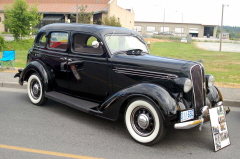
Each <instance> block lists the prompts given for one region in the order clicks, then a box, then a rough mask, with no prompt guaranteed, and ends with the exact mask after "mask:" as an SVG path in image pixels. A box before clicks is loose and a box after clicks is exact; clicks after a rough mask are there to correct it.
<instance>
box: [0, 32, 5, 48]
mask: <svg viewBox="0 0 240 159" xmlns="http://www.w3.org/2000/svg"><path fill="white" fill-rule="evenodd" d="M4 47H5V40H4V37H3V36H1V35H0V51H2V50H3V49H4Z"/></svg>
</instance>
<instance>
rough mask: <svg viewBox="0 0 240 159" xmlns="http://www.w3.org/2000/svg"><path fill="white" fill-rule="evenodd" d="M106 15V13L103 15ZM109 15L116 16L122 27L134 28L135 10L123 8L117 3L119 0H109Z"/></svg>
mask: <svg viewBox="0 0 240 159" xmlns="http://www.w3.org/2000/svg"><path fill="white" fill-rule="evenodd" d="M103 16H104V15H103ZM107 16H108V17H110V16H115V17H116V18H117V19H118V20H119V21H120V23H121V25H122V27H124V28H128V29H134V12H133V10H132V9H131V11H128V10H126V9H123V8H121V7H119V6H118V5H117V0H111V1H109V2H108V15H107Z"/></svg>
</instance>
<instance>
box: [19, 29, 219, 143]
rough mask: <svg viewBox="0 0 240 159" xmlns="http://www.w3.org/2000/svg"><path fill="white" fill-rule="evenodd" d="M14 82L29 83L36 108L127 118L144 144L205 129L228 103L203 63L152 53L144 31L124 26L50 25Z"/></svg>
mask: <svg viewBox="0 0 240 159" xmlns="http://www.w3.org/2000/svg"><path fill="white" fill-rule="evenodd" d="M15 77H19V83H20V84H21V85H23V83H24V82H25V81H27V92H28V96H29V99H30V101H31V102H32V103H33V104H35V105H43V104H44V103H45V102H46V101H47V99H52V100H55V101H58V102H60V103H63V104H66V105H68V106H70V107H73V108H76V109H78V110H81V111H84V112H86V113H89V114H92V115H95V116H98V117H102V118H105V119H109V120H117V119H118V117H119V116H120V115H123V116H124V119H125V120H124V122H125V125H126V128H127V130H128V132H129V134H130V135H131V136H132V138H133V139H134V140H136V141H137V142H139V143H141V144H145V145H151V144H154V143H156V142H157V141H159V140H160V139H162V138H163V137H164V135H165V132H166V128H167V127H168V126H169V125H170V124H171V123H173V124H175V125H174V127H175V128H176V129H189V128H192V127H195V126H199V125H202V124H203V123H204V122H205V121H207V119H208V117H209V116H208V108H211V107H215V106H219V105H222V104H223V103H222V101H223V99H222V95H221V93H220V91H219V90H218V88H217V87H216V86H215V85H214V77H213V76H212V75H205V71H204V67H203V65H202V64H201V63H199V62H195V61H185V60H178V59H173V58H166V57H160V56H153V55H150V53H149V49H148V47H147V45H146V43H145V41H144V39H143V37H142V36H141V34H139V33H138V32H136V31H133V30H130V29H126V28H121V27H111V26H103V25H90V24H50V25H47V26H44V27H43V28H41V29H40V30H39V32H38V34H37V36H36V38H35V41H34V45H33V47H32V48H31V49H30V50H29V52H28V56H27V66H26V67H25V68H24V69H19V73H17V74H16V75H15ZM24 99H25V98H24ZM90 124H92V123H90ZM96 128H97V126H96ZM66 131H71V130H66ZM96 131H97V130H96ZM191 132H194V131H188V132H187V133H191ZM79 135H81V132H79ZM82 135H84V134H82ZM111 137H112V136H111ZM168 137H169V138H170V137H171V136H168Z"/></svg>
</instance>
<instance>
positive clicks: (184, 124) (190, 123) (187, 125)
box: [174, 102, 230, 130]
mask: <svg viewBox="0 0 240 159" xmlns="http://www.w3.org/2000/svg"><path fill="white" fill-rule="evenodd" d="M221 105H223V104H222V102H218V103H217V104H216V106H221ZM208 109H209V108H208V106H204V107H202V110H201V112H202V115H200V116H199V119H197V120H192V121H187V122H182V123H176V124H175V125H174V128H175V129H190V128H193V127H196V126H198V125H200V127H199V130H201V129H202V125H203V123H205V122H207V121H209V120H210V118H209V112H208ZM225 111H226V114H228V113H229V112H230V109H229V108H228V109H225Z"/></svg>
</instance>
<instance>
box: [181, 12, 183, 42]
mask: <svg viewBox="0 0 240 159" xmlns="http://www.w3.org/2000/svg"><path fill="white" fill-rule="evenodd" d="M182 26H183V13H182V23H181V38H182V33H183V31H182V30H183V28H182Z"/></svg>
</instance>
